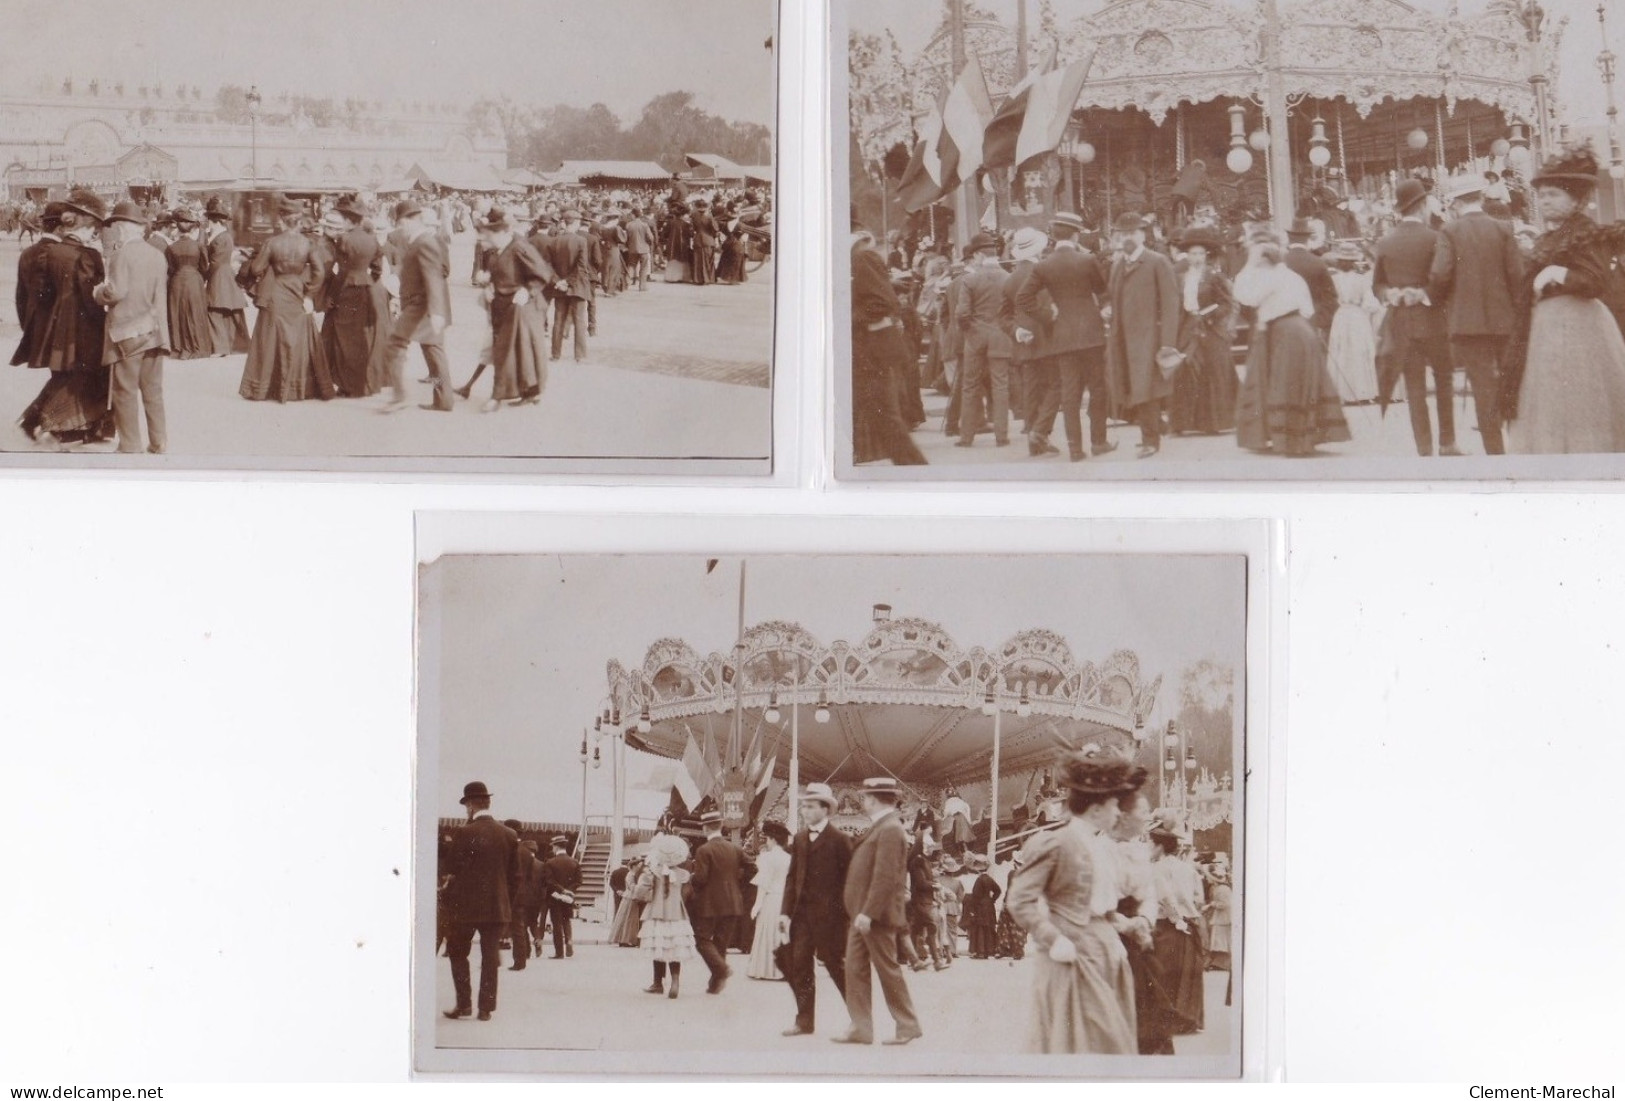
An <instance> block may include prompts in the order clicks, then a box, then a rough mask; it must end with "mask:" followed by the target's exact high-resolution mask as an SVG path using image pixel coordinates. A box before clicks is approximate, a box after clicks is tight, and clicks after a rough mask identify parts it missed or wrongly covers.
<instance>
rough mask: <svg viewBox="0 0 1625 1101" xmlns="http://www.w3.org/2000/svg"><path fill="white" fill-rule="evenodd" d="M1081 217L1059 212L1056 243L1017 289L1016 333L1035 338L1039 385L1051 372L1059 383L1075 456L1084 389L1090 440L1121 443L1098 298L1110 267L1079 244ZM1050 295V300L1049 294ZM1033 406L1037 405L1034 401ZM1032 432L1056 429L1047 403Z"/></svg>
mask: <svg viewBox="0 0 1625 1101" xmlns="http://www.w3.org/2000/svg"><path fill="white" fill-rule="evenodd" d="M1084 229H1085V227H1084V224H1083V219H1082V218H1080V217H1078V216H1077V215H1076V214H1065V213H1063V214H1057V215H1056V216H1055V218H1054V219H1053V221H1052V222H1051V224H1050V233H1051V235H1052V236H1053V237H1054V240H1055V250H1054V251H1053V252H1051V253H1050V254H1049V255H1048V256H1046V257H1045V258H1044V259H1042V260H1040V261H1039V262H1038V263H1037V265H1036V266H1034V268H1033V274H1032V278H1030V279H1028V280H1027V282H1026V283H1025V284H1024V285H1023V286H1022V288H1021V290H1020V292H1018V293H1017V295H1016V339H1017V340H1018V341H1020V340H1021V339H1022V334H1023V333H1027V334H1029V335H1030V336H1031V338H1032V343H1033V346H1034V348H1035V349H1036V350H1035V351H1034V353H1033V354H1034V356H1035V357H1037V358H1036V359H1035V360H1034V366H1032V367H1029V368H1028V370H1029V373H1030V374H1036V375H1037V376H1038V377H1039V379H1040V381H1039V385H1040V386H1045V385H1047V382H1046V381H1044V380H1045V377H1046V375H1047V374H1049V373H1053V374H1054V375H1055V377H1056V379H1057V382H1058V385H1059V387H1060V400H1059V405H1058V407H1057V408H1058V409H1059V412H1060V414H1061V421H1062V423H1063V424H1064V425H1065V426H1066V447H1067V452H1068V454H1069V456H1070V458H1071V460H1072V461H1073V462H1080V461H1082V460H1083V459H1085V458H1087V457H1088V455H1087V453H1086V452H1085V451H1084V448H1083V395H1084V391H1086V390H1087V391H1088V393H1089V445H1090V447H1091V448H1092V449H1093V450H1094V453H1095V454H1096V455H1104V454H1105V453H1106V452H1108V451H1112V450H1114V449H1115V448H1116V446H1117V445H1116V444H1113V443H1109V442H1107V440H1106V412H1107V408H1106V407H1107V406H1108V405H1109V404H1110V402H1109V401H1108V399H1107V397H1106V323H1105V321H1104V320H1102V318H1101V316H1100V303H1101V301H1102V300H1103V299H1104V298H1105V297H1106V290H1107V287H1106V270H1105V268H1103V267H1102V266H1101V263H1100V261H1099V260H1098V259H1097V258H1096V257H1095V255H1094V254H1093V253H1090V252H1086V251H1084V249H1083V246H1082V245H1081V244H1080V243H1079V238H1080V237H1081V236H1082V235H1083V233H1084ZM1046 298H1047V299H1048V301H1047V302H1046V301H1045V299H1046ZM1028 408H1029V409H1031V405H1030V404H1029V406H1028ZM1027 427H1028V429H1029V431H1032V432H1035V433H1037V434H1039V435H1041V436H1042V437H1043V439H1044V442H1045V443H1048V441H1049V434H1050V432H1051V431H1053V430H1054V428H1055V413H1054V412H1053V411H1050V408H1049V406H1048V405H1047V404H1046V405H1045V406H1044V411H1042V412H1041V413H1040V414H1039V419H1038V420H1037V421H1036V423H1029V424H1028V426H1027Z"/></svg>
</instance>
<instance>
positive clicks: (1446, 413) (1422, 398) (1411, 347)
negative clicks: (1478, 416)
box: [1399, 337, 1456, 455]
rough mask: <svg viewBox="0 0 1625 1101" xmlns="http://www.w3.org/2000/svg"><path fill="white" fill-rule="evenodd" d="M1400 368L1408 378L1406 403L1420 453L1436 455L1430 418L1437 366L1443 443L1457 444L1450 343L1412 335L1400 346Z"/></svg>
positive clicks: (1436, 387)
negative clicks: (1430, 372)
mask: <svg viewBox="0 0 1625 1101" xmlns="http://www.w3.org/2000/svg"><path fill="white" fill-rule="evenodd" d="M1400 357H1401V358H1400V361H1399V364H1400V371H1401V373H1402V375H1403V377H1404V379H1405V404H1406V405H1407V406H1409V407H1410V411H1411V435H1413V436H1414V437H1416V453H1417V454H1418V455H1432V454H1433V424H1432V421H1431V420H1430V419H1429V417H1428V382H1427V373H1428V368H1430V367H1431V368H1432V369H1433V399H1434V402H1435V404H1437V405H1438V407H1439V446H1440V447H1441V448H1445V447H1454V446H1455V445H1456V412H1455V408H1454V406H1453V402H1454V400H1455V387H1454V385H1453V384H1452V382H1451V379H1452V377H1453V375H1454V374H1455V372H1454V371H1452V370H1451V364H1450V346H1449V344H1448V343H1447V342H1446V341H1445V340H1443V339H1442V338H1424V337H1412V338H1411V339H1410V340H1409V341H1407V342H1406V344H1405V346H1404V347H1403V348H1402V349H1400Z"/></svg>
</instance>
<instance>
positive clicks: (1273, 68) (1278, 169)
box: [1263, 0, 1297, 229]
mask: <svg viewBox="0 0 1625 1101" xmlns="http://www.w3.org/2000/svg"><path fill="white" fill-rule="evenodd" d="M1263 4H1264V129H1265V130H1266V131H1267V132H1268V133H1269V136H1270V147H1269V163H1268V166H1267V167H1268V169H1269V171H1268V177H1269V188H1270V207H1271V213H1272V214H1273V215H1274V216H1275V223H1276V225H1277V226H1279V227H1281V228H1282V229H1285V228H1286V227H1287V226H1288V225H1290V224H1291V222H1292V214H1293V211H1294V209H1295V208H1296V205H1297V204H1296V200H1295V198H1294V196H1293V194H1292V140H1291V135H1289V134H1288V133H1287V105H1286V78H1285V76H1284V75H1283V74H1282V72H1281V13H1280V10H1279V9H1278V8H1277V7H1276V0H1263Z"/></svg>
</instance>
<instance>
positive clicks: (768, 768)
mask: <svg viewBox="0 0 1625 1101" xmlns="http://www.w3.org/2000/svg"><path fill="white" fill-rule="evenodd" d="M778 763H779V755H778V754H777V753H775V754H773V756H771V757H769V758H768V759H767V763H766V764H764V765H761V766H760V767H758V769H757V771H756V775H755V784H754V786H753V788H752V794H751V797H750V820H751V821H752V822H754V821H756V820H757V819H758V818H760V817H761V815H762V804H763V803H765V802H767V792H768V789H769V788H771V787H772V786H773V768H774V766H776V765H777V764H778Z"/></svg>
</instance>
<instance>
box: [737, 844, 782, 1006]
mask: <svg viewBox="0 0 1625 1101" xmlns="http://www.w3.org/2000/svg"><path fill="white" fill-rule="evenodd" d="M789 844H790V831H789V830H787V829H785V828H784V824H783V823H782V822H764V823H762V851H761V852H760V853H759V854H758V855H757V857H756V875H755V876H754V877H753V878H752V879H751V882H752V883H754V884H755V885H756V901H754V902H752V903H751V907H750V916H751V919H752V920H754V921H755V922H756V932H755V934H754V935H753V936H752V937H751V942H750V962H749V963H748V964H746V966H745V974H747V975H749V976H750V977H751V978H753V979H782V978H784V973H783V972H781V971H780V970H779V965H778V963H777V962H776V961H775V960H774V959H773V950H774V949H775V948H777V947H778V937H779V906H780V905H781V904H782V903H783V902H784V881H785V878H786V877H787V876H788V875H789V874H790V852H789Z"/></svg>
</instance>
